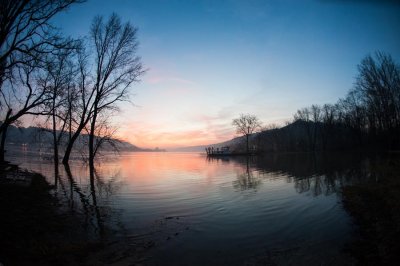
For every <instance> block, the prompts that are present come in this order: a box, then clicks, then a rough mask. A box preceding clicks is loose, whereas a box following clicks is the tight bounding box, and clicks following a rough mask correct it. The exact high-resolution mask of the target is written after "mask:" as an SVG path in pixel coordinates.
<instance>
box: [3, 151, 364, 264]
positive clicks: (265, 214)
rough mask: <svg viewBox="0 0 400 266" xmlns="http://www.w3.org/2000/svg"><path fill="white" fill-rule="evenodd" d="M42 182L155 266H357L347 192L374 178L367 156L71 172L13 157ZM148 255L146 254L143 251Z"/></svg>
mask: <svg viewBox="0 0 400 266" xmlns="http://www.w3.org/2000/svg"><path fill="white" fill-rule="evenodd" d="M11 160H12V161H17V162H19V163H20V166H21V167H23V168H27V169H29V170H33V171H37V172H40V173H42V174H44V175H45V176H46V177H47V178H48V180H49V182H50V183H51V184H54V185H56V188H55V192H54V193H55V195H57V197H59V198H60V199H61V201H63V202H64V203H65V204H64V205H65V206H66V208H69V210H71V211H73V212H75V213H78V214H81V215H82V216H83V217H85V224H84V225H83V226H86V227H85V228H87V230H88V231H91V233H92V234H93V235H99V236H104V234H105V235H107V234H108V235H113V236H119V237H124V238H125V239H127V240H126V241H127V243H128V245H130V246H133V247H135V246H141V247H145V248H144V249H145V250H146V260H145V261H143V262H142V263H144V264H149V265H346V264H347V265H351V264H352V263H353V260H352V258H351V257H350V256H349V255H348V254H347V252H346V245H347V244H348V242H349V241H350V240H351V237H352V233H353V231H354V226H353V225H352V220H351V218H350V216H349V215H348V214H347V212H346V211H345V210H344V208H343V205H342V198H341V188H342V187H343V186H346V185H351V184H354V183H359V182H364V181H365V180H366V179H368V178H370V175H369V174H368V166H369V164H370V161H371V159H370V158H368V157H366V156H363V155H360V154H354V153H353V154H333V155H332V154H331V155H316V154H311V155H310V154H283V155H269V156H263V157H250V158H246V157H229V158H228V157H227V158H207V157H206V156H205V155H204V154H200V153H169V152H159V153H122V154H119V155H106V156H103V157H101V158H100V159H99V161H98V163H97V165H96V170H95V174H94V178H93V179H92V180H90V178H89V171H88V167H87V166H86V165H85V164H84V163H82V160H75V161H73V162H72V163H71V167H70V169H69V170H68V171H65V170H64V169H63V167H62V166H60V172H59V175H60V177H59V178H58V179H55V178H54V166H53V164H52V162H51V161H50V160H46V155H45V154H42V155H41V156H39V155H35V154H33V153H30V152H29V151H23V152H18V153H16V154H15V155H13V156H12V158H11ZM142 249H143V248H142Z"/></svg>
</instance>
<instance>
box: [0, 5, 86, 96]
mask: <svg viewBox="0 0 400 266" xmlns="http://www.w3.org/2000/svg"><path fill="white" fill-rule="evenodd" d="M81 2H83V1H82V0H1V5H0V12H1V19H0V90H1V87H2V83H3V82H4V80H5V79H7V78H10V77H11V76H12V75H13V69H14V67H19V66H21V65H27V64H32V63H35V64H37V60H38V56H40V55H42V54H44V53H51V52H52V51H54V48H57V47H58V46H59V45H61V46H65V40H63V39H62V38H60V36H58V35H57V34H56V33H55V28H54V27H53V26H52V25H51V24H50V22H49V21H50V19H51V18H53V17H54V16H55V15H56V14H58V13H60V12H62V11H64V10H66V9H67V8H68V7H69V6H70V5H72V4H74V3H81Z"/></svg>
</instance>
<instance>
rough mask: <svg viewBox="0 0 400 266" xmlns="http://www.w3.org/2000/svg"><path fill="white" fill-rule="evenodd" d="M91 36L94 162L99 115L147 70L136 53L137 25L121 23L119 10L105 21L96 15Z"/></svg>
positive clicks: (91, 147) (112, 107)
mask: <svg viewBox="0 0 400 266" xmlns="http://www.w3.org/2000/svg"><path fill="white" fill-rule="evenodd" d="M90 37H91V40H92V42H93V44H94V46H95V53H94V57H95V59H94V63H95V64H94V66H95V73H94V90H95V98H94V102H93V109H92V116H91V121H90V132H89V163H90V164H93V160H94V157H95V154H96V150H95V141H94V139H95V132H96V122H97V119H98V116H99V115H100V114H101V113H104V112H107V110H115V109H116V108H117V107H116V103H118V102H119V101H123V100H127V99H128V97H129V91H128V89H129V86H130V85H131V84H132V83H133V82H136V81H138V78H139V76H140V75H142V74H143V73H144V70H143V66H142V63H141V61H140V57H138V56H137V54H136V50H137V47H138V41H137V29H136V28H135V27H133V26H132V25H131V24H130V23H129V22H127V23H125V24H122V23H121V20H120V18H119V17H118V16H117V15H116V14H112V15H111V16H110V18H109V19H108V21H107V22H106V23H104V21H103V18H102V17H100V16H99V17H96V18H95V19H94V20H93V24H92V28H91V32H90Z"/></svg>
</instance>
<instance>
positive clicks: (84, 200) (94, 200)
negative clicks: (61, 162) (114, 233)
mask: <svg viewBox="0 0 400 266" xmlns="http://www.w3.org/2000/svg"><path fill="white" fill-rule="evenodd" d="M64 170H65V174H66V180H63V178H58V180H57V178H56V182H57V183H58V185H59V186H58V187H59V190H61V192H62V194H63V198H64V199H65V200H66V202H67V203H68V208H69V209H70V211H71V212H73V213H78V214H81V215H82V216H83V218H84V219H83V226H84V229H85V230H86V232H87V233H89V234H90V232H92V233H93V236H100V237H102V236H103V235H104V232H105V229H106V226H105V224H106V222H108V221H107V218H110V217H111V214H112V213H113V210H112V209H111V208H109V207H106V206H104V205H102V204H101V202H103V201H106V200H108V199H109V197H110V196H112V195H113V194H114V193H116V192H117V191H118V189H119V188H120V186H121V183H120V182H118V181H117V180H118V176H119V171H117V172H116V173H115V174H114V175H113V176H112V177H110V178H108V179H107V181H106V179H105V178H104V177H102V176H101V175H100V174H99V173H98V172H97V171H96V169H95V168H94V167H89V184H87V185H82V184H79V183H78V182H77V181H76V178H75V177H74V175H73V173H72V171H71V168H70V166H69V165H65V167H64ZM78 178H79V177H78ZM65 183H67V184H65ZM77 200H78V201H77Z"/></svg>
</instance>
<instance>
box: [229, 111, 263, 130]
mask: <svg viewBox="0 0 400 266" xmlns="http://www.w3.org/2000/svg"><path fill="white" fill-rule="evenodd" d="M232 125H233V126H235V127H236V132H237V133H238V134H242V135H250V134H253V133H254V132H255V131H256V130H257V129H259V128H260V127H261V122H260V121H259V119H258V117H256V116H255V115H250V114H241V115H240V117H239V118H236V119H233V121H232Z"/></svg>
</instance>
